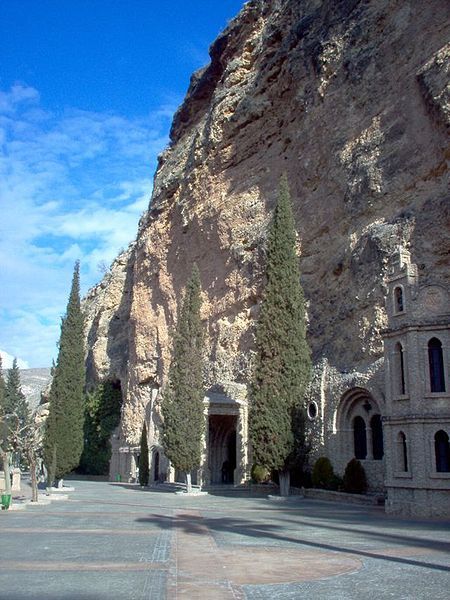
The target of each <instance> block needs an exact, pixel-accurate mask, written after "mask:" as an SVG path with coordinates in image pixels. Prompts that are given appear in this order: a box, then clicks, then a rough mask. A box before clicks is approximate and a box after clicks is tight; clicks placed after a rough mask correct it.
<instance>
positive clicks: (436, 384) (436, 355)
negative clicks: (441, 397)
mask: <svg viewBox="0 0 450 600" xmlns="http://www.w3.org/2000/svg"><path fill="white" fill-rule="evenodd" d="M428 364H429V367H430V390H431V391H432V392H445V377H444V357H443V355H442V344H441V341H440V340H438V339H437V338H431V340H430V341H429V342H428Z"/></svg>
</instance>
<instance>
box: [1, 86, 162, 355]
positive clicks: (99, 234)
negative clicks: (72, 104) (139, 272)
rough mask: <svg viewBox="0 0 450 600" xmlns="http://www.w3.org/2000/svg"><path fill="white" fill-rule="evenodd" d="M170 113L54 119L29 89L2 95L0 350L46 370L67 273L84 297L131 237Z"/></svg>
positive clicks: (79, 114)
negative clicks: (77, 265) (77, 275)
mask: <svg viewBox="0 0 450 600" xmlns="http://www.w3.org/2000/svg"><path fill="white" fill-rule="evenodd" d="M173 110H174V106H172V107H170V106H163V107H161V108H160V109H159V110H158V111H156V112H154V113H153V114H150V115H148V116H147V117H146V118H140V119H130V118H126V117H124V116H121V115H116V114H112V113H97V112H87V111H82V110H79V109H77V108H66V109H64V110H63V111H62V112H61V114H56V113H52V112H50V111H48V110H46V109H45V107H42V106H41V104H40V96H39V92H38V91H37V90H35V89H33V88H30V87H27V86H25V85H22V84H17V85H15V86H13V87H12V88H11V89H10V90H9V91H1V90H0V210H1V215H2V219H1V220H0V261H1V264H2V272H1V285H0V307H1V308H0V346H1V347H4V348H6V349H7V351H8V352H9V353H17V354H18V356H20V357H22V358H23V359H24V360H26V361H28V362H29V363H30V365H31V366H48V365H49V364H50V362H51V358H52V357H54V356H55V354H56V351H55V348H56V342H57V339H58V335H59V316H60V315H61V314H63V312H64V310H65V304H66V300H67V296H68V293H69V288H70V280H71V276H72V268H73V263H74V261H75V260H76V259H77V258H78V259H80V261H81V281H82V291H83V292H85V291H86V290H87V288H88V287H90V286H91V285H93V284H94V283H95V282H96V281H97V280H98V278H99V277H100V275H101V274H100V273H99V271H98V264H99V263H100V262H106V263H108V264H109V263H110V262H111V261H112V260H113V258H114V257H115V256H116V254H117V252H118V251H119V249H121V248H122V247H125V246H127V245H128V243H129V242H130V241H131V240H132V239H133V238H134V237H135V234H136V231H137V223H138V220H139V217H140V215H141V214H142V212H143V211H144V210H145V209H146V208H147V206H148V202H149V199H150V195H151V189H152V175H153V173H152V170H153V169H154V167H155V166H156V156H157V154H158V153H159V152H160V151H161V150H162V149H163V148H164V146H165V144H166V142H167V131H168V129H169V125H170V118H171V116H172V114H173ZM49 311H50V313H51V316H49ZM44 313H46V316H45V317H44Z"/></svg>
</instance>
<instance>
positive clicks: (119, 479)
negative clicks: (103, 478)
mask: <svg viewBox="0 0 450 600" xmlns="http://www.w3.org/2000/svg"><path fill="white" fill-rule="evenodd" d="M116 481H122V477H121V476H120V473H117V474H116Z"/></svg>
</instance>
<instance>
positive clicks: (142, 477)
mask: <svg viewBox="0 0 450 600" xmlns="http://www.w3.org/2000/svg"><path fill="white" fill-rule="evenodd" d="M149 478H150V468H149V464H148V441H147V425H146V424H145V421H144V425H143V427H142V434H141V453H140V455H139V483H140V484H141V485H148V480H149Z"/></svg>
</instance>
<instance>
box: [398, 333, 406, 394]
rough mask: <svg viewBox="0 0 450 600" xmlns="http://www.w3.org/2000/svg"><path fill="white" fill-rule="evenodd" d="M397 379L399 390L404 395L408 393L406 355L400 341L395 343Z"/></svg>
mask: <svg viewBox="0 0 450 600" xmlns="http://www.w3.org/2000/svg"><path fill="white" fill-rule="evenodd" d="M395 359H396V360H395V362H396V365H395V370H396V373H395V379H396V382H397V392H398V393H399V394H400V395H402V396H404V395H405V394H406V376H405V357H404V354H403V346H402V345H401V344H400V342H398V344H396V345H395Z"/></svg>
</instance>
